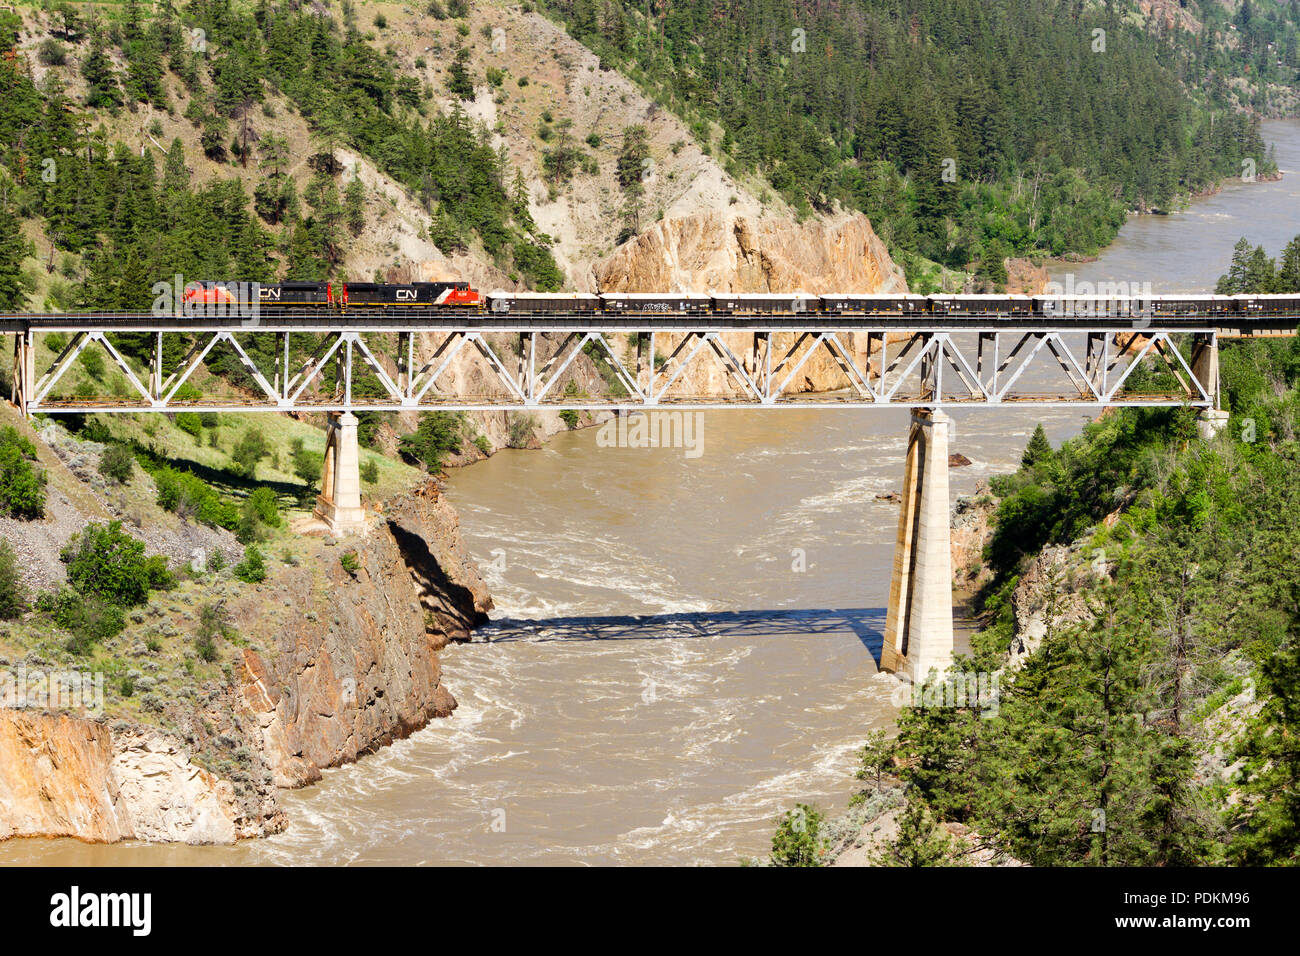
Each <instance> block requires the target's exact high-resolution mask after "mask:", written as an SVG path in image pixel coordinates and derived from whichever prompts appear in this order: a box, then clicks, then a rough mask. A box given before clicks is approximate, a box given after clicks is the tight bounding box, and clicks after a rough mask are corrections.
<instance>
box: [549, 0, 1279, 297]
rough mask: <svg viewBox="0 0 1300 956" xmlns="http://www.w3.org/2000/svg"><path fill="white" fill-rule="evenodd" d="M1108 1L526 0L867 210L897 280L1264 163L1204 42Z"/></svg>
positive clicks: (788, 168)
mask: <svg viewBox="0 0 1300 956" xmlns="http://www.w3.org/2000/svg"><path fill="white" fill-rule="evenodd" d="M1122 7H1123V5H1122V4H1107V5H1106V7H1105V9H1098V8H1097V7H1095V6H1092V5H1088V4H1083V3H1078V2H1073V0H1008V2H999V3H988V2H987V0H852V2H849V3H844V4H833V5H812V6H808V5H797V4H796V5H791V4H787V3H781V2H777V0H686V2H676V3H658V4H653V5H651V6H650V7H649V8H646V7H643V6H641V5H638V4H636V3H631V2H625V0H610V2H603V3H602V2H596V0H545V2H544V8H545V9H548V10H551V11H553V13H554V15H556V16H557V17H560V18H562V19H563V20H564V22H565V23H566V24H567V26H568V29H569V31H570V32H571V33H572V34H573V35H574V36H576V37H577V38H578V39H580V40H582V41H583V42H584V43H586V44H588V45H590V46H591V47H592V49H594V50H596V51H597V52H598V53H600V54H601V55H602V56H604V57H607V58H608V59H609V60H610V61H611V62H613V63H615V64H617V65H619V66H620V67H621V68H623V69H626V70H628V71H629V72H630V73H631V75H632V76H633V77H636V78H638V79H640V80H641V81H642V82H643V83H644V84H645V86H646V88H647V89H648V90H650V91H651V92H652V93H653V95H655V96H656V97H658V98H659V99H660V101H661V102H663V103H665V104H666V105H668V106H669V107H670V108H672V109H674V110H676V111H678V112H679V113H680V114H681V115H683V116H684V117H685V118H687V120H688V121H689V122H691V123H692V124H693V126H692V128H693V129H694V130H695V132H696V135H697V137H698V138H700V139H701V140H705V141H710V145H711V146H712V147H713V148H714V149H716V150H718V151H719V153H720V155H721V156H723V157H725V160H726V162H727V164H728V168H729V169H731V170H732V171H734V172H742V171H745V170H755V171H757V172H758V173H760V174H761V175H762V176H764V177H766V179H767V180H769V181H770V182H771V183H772V185H773V186H774V187H775V188H776V189H777V190H778V191H779V192H780V193H781V194H782V195H783V196H785V197H786V198H787V199H788V200H789V201H790V202H791V203H793V204H795V205H797V206H800V207H802V208H804V209H818V210H825V209H828V208H830V206H831V205H832V204H833V203H837V202H838V203H843V204H845V205H847V206H849V207H852V208H855V209H860V210H862V211H864V212H866V213H867V215H868V216H870V218H871V220H872V222H873V223H875V224H876V226H877V228H878V230H879V231H880V232H881V235H882V237H883V238H884V239H885V240H886V242H887V243H888V244H889V246H890V250H891V252H892V253H893V254H894V255H895V257H896V258H899V259H901V260H902V261H904V263H905V264H906V265H907V266H908V268H909V274H908V278H909V282H913V284H915V282H914V279H915V278H916V275H917V269H918V261H917V257H918V256H922V257H927V258H928V259H931V260H934V261H937V262H940V263H943V264H945V265H949V266H955V267H960V266H963V265H965V264H966V263H968V262H983V261H985V260H987V262H988V266H987V268H988V269H989V270H992V271H996V269H997V266H996V263H1000V262H1001V260H1002V259H1003V258H1004V257H1006V256H1008V255H1023V254H1042V253H1047V254H1051V255H1058V256H1059V255H1063V254H1067V253H1091V252H1094V251H1096V250H1097V249H1098V248H1099V247H1100V246H1102V245H1104V244H1105V243H1107V242H1109V241H1110V239H1112V238H1113V237H1114V235H1115V233H1116V232H1117V231H1118V229H1119V227H1120V225H1121V224H1122V223H1123V222H1124V217H1125V213H1126V211H1127V210H1130V209H1141V210H1146V209H1157V210H1169V209H1171V208H1173V207H1174V206H1175V205H1176V203H1177V202H1178V200H1179V197H1181V196H1186V195H1187V194H1189V193H1192V192H1195V191H1198V190H1201V189H1204V188H1206V187H1207V186H1209V185H1211V184H1213V183H1214V182H1216V181H1217V180H1219V179H1220V178H1223V177H1227V176H1237V175H1241V174H1242V170H1243V167H1242V161H1243V160H1245V159H1251V160H1252V161H1253V162H1254V163H1255V165H1256V172H1257V173H1258V174H1263V173H1265V172H1267V171H1269V170H1270V169H1271V165H1270V163H1269V160H1268V157H1267V156H1266V155H1265V147H1264V144H1263V142H1262V140H1261V139H1260V136H1259V132H1258V126H1257V121H1256V120H1254V119H1252V118H1250V117H1248V116H1246V115H1243V114H1240V113H1238V112H1234V111H1233V108H1234V107H1238V106H1240V104H1239V103H1238V102H1237V101H1236V99H1235V98H1234V97H1232V96H1231V95H1230V93H1229V90H1228V88H1227V86H1226V84H1225V83H1224V82H1222V79H1221V81H1220V82H1218V83H1216V84H1211V85H1210V86H1209V87H1208V88H1207V89H1204V90H1203V89H1202V88H1201V83H1202V81H1203V79H1204V78H1205V77H1206V76H1207V75H1210V73H1209V72H1208V71H1209V70H1210V67H1209V65H1208V63H1207V62H1205V61H1206V60H1208V59H1209V57H1210V53H1209V52H1208V51H1209V50H1211V49H1212V46H1207V47H1206V51H1207V52H1205V53H1204V54H1203V55H1198V53H1197V51H1198V50H1199V49H1200V48H1199V47H1195V46H1192V45H1190V44H1182V43H1180V44H1179V45H1178V46H1177V47H1175V46H1173V45H1171V43H1169V42H1166V41H1165V40H1164V39H1162V38H1161V37H1158V36H1155V35H1153V33H1152V32H1149V31H1148V30H1146V29H1144V28H1143V27H1142V25H1141V21H1140V20H1138V21H1136V22H1135V21H1134V20H1133V19H1132V18H1130V17H1127V16H1126V15H1125V14H1124V11H1123V9H1122ZM647 9H649V12H650V19H649V21H647V20H646V10H647ZM1252 22H1253V21H1252ZM1268 22H1269V21H1266V20H1265V19H1264V18H1263V17H1260V18H1259V23H1258V24H1256V28H1255V30H1254V31H1253V32H1252V33H1251V36H1252V37H1257V38H1258V39H1257V40H1256V42H1267V41H1266V40H1264V37H1265V36H1268V35H1271V34H1267V33H1265V32H1264V31H1265V28H1266V26H1267V24H1268ZM1288 35H1289V36H1290V37H1292V38H1293V37H1294V30H1293V29H1292V30H1291V32H1290V34H1288ZM1290 49H1291V50H1292V52H1290V53H1288V54H1287V55H1288V56H1290V57H1291V63H1292V70H1294V64H1295V59H1294V51H1293V47H1292V48H1290ZM1236 52H1240V51H1239V48H1238V49H1237V50H1236ZM1234 55H1235V53H1234V50H1229V51H1228V52H1227V53H1223V54H1222V55H1217V58H1216V60H1215V62H1216V63H1221V62H1224V61H1226V62H1229V63H1236V64H1238V65H1239V64H1240V60H1235V59H1233V56H1234ZM1277 72H1278V70H1277V69H1272V70H1270V74H1269V75H1270V76H1275V75H1276V74H1277ZM1291 79H1294V76H1292V77H1291ZM1184 81H1185V82H1184ZM1189 87H1191V88H1193V89H1192V90H1190V91H1189ZM1193 93H1195V97H1194V96H1193ZM712 122H717V123H719V124H721V127H722V130H723V133H722V136H721V138H720V139H716V140H715V139H712V138H711V137H710V134H709V129H710V123H712ZM920 291H925V290H924V289H921V290H920Z"/></svg>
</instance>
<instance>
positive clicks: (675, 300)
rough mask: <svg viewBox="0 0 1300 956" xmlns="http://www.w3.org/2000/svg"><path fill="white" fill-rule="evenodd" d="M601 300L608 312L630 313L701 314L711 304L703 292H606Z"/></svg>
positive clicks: (707, 309)
mask: <svg viewBox="0 0 1300 956" xmlns="http://www.w3.org/2000/svg"><path fill="white" fill-rule="evenodd" d="M600 301H601V305H602V306H603V307H604V309H605V311H606V312H615V313H626V314H629V315H664V314H669V315H700V314H702V313H705V312H708V311H709V304H710V299H709V297H708V296H707V295H705V294H704V293H702V292H606V293H603V294H602V295H601V297H600Z"/></svg>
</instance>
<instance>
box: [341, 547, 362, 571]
mask: <svg viewBox="0 0 1300 956" xmlns="http://www.w3.org/2000/svg"><path fill="white" fill-rule="evenodd" d="M339 564H341V565H343V570H344V571H346V572H347V573H348V574H351V575H354V576H355V575H356V573H357V571H358V570H360V568H361V562H360V561H359V560H357V554H356V552H355V551H344V552H343V553H342V554H341V555H339Z"/></svg>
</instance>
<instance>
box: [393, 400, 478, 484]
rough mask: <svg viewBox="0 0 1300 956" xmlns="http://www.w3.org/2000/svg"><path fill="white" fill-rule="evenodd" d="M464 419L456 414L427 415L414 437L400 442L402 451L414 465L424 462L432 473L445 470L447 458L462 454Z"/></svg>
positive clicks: (403, 437) (408, 437)
mask: <svg viewBox="0 0 1300 956" xmlns="http://www.w3.org/2000/svg"><path fill="white" fill-rule="evenodd" d="M463 432H464V417H463V416H462V415H460V414H458V413H456V412H426V413H425V414H423V415H421V416H420V424H419V425H418V426H416V429H415V431H414V432H413V433H412V434H410V435H403V436H402V437H401V438H399V439H398V446H397V447H398V451H399V452H400V453H401V455H402V457H403V458H405V459H407V460H408V461H410V462H413V463H414V462H421V463H423V464H424V466H425V467H426V468H428V469H429V471H437V470H438V469H439V468H441V467H442V459H443V456H444V455H446V454H447V453H448V452H453V451H459V450H460V442H461V436H462V434H463Z"/></svg>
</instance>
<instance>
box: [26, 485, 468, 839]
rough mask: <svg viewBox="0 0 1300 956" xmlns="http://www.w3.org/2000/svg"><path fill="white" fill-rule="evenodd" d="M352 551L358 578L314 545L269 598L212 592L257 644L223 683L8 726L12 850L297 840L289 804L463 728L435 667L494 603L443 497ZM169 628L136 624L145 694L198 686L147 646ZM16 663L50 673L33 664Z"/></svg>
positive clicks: (333, 552) (158, 612)
mask: <svg viewBox="0 0 1300 956" xmlns="http://www.w3.org/2000/svg"><path fill="white" fill-rule="evenodd" d="M345 543H346V545H347V547H348V548H350V549H351V550H352V551H353V553H354V554H355V556H356V558H357V562H358V567H357V568H356V570H355V571H352V572H349V571H348V570H347V569H346V568H344V567H343V566H342V564H341V563H340V562H339V561H338V560H337V555H338V554H339V553H340V549H339V547H338V545H339V542H336V541H334V540H333V539H331V538H317V539H313V540H312V541H311V542H310V544H311V547H312V550H313V552H314V553H311V554H309V555H307V556H306V560H300V561H298V562H296V563H294V564H292V565H286V566H284V567H282V568H280V569H278V570H277V571H276V572H275V573H274V574H273V575H271V576H270V577H268V579H267V580H266V582H265V583H263V584H259V585H256V586H255V587H235V586H227V585H221V584H219V583H218V584H214V585H213V586H212V587H211V590H212V591H214V592H216V594H217V595H219V596H220V598H221V599H222V600H223V601H224V602H225V604H226V606H227V608H228V610H229V613H230V617H231V620H232V621H233V622H235V623H236V624H237V626H238V629H239V633H240V635H241V644H242V645H243V646H241V647H239V648H236V649H235V654H234V655H232V657H233V659H232V660H230V661H228V662H227V666H225V668H224V670H223V677H221V678H218V679H210V680H207V681H204V682H198V683H194V682H191V683H188V684H183V685H182V686H181V687H180V688H179V690H178V692H177V693H175V694H174V695H173V694H166V695H164V694H151V693H146V694H145V695H144V698H143V699H142V700H140V707H139V709H138V711H137V712H136V713H135V714H129V713H124V712H123V711H122V709H121V708H120V707H118V708H115V707H113V706H110V707H108V708H107V709H106V710H105V712H104V713H100V714H96V715H94V716H89V715H87V714H86V713H85V712H84V711H82V712H81V713H76V712H66V711H64V712H60V711H59V710H58V709H48V708H44V709H43V708H35V709H32V708H29V709H12V708H7V709H0V839H6V838H10V837H74V838H76V839H80V840H84V841H88V842H102V843H112V842H117V841H120V840H146V841H156V842H183V843H190V844H220V843H233V842H235V841H237V840H241V839H248V838H254V837H261V836H266V835H268V834H272V833H276V832H279V831H281V830H283V829H284V828H285V826H286V825H288V824H289V823H290V821H289V820H288V819H287V817H286V815H285V814H284V812H283V810H282V809H281V808H280V806H279V802H278V800H277V793H278V791H279V790H280V789H283V788H295V787H301V786H304V785H306V784H309V783H311V782H313V781H315V780H318V779H320V776H321V771H322V770H323V769H325V768H327V767H335V766H339V765H342V764H346V763H350V762H352V761H355V760H357V759H358V758H359V757H361V756H363V755H365V754H368V753H372V752H374V751H375V750H377V749H379V748H380V747H383V746H385V745H387V744H389V743H391V742H392V741H394V740H397V739H400V738H402V737H406V736H408V735H410V734H411V733H414V732H415V731H417V730H419V729H420V728H422V727H424V726H425V725H426V724H427V723H428V722H429V721H430V720H432V719H434V718H435V717H443V716H447V715H449V714H450V713H451V712H452V710H454V708H455V707H456V701H455V698H454V697H453V696H452V694H451V693H450V691H449V690H448V689H447V688H446V687H445V686H443V685H442V682H441V668H440V664H439V660H438V652H439V650H441V649H442V648H443V647H445V646H446V645H447V644H448V643H449V642H451V641H462V640H467V639H468V638H469V636H470V633H471V631H472V630H473V628H475V627H476V626H478V625H479V624H481V623H483V622H484V621H486V619H487V612H488V611H489V610H490V609H491V606H492V602H491V597H490V596H489V594H488V592H487V588H486V586H485V585H484V583H483V581H482V578H481V577H480V576H479V573H478V570H477V568H476V567H475V565H474V563H473V562H472V560H470V558H469V556H468V554H467V553H466V552H465V550H464V546H463V543H462V542H461V538H460V529H459V522H458V518H457V516H456V513H455V511H454V510H453V509H452V508H451V506H450V505H449V504H448V503H447V502H446V501H445V500H444V499H443V498H442V495H441V489H440V486H439V484H438V482H437V481H436V480H435V479H432V478H430V479H428V480H426V481H425V482H423V483H422V484H420V485H419V486H418V487H417V488H415V489H414V490H413V491H412V492H410V493H409V494H405V495H401V496H398V497H397V498H394V499H392V500H390V501H389V502H387V503H386V504H385V506H384V507H383V509H382V511H381V512H380V513H378V514H376V516H375V518H374V520H373V521H372V523H371V526H370V527H369V528H368V530H367V533H366V534H364V535H362V536H359V537H358V538H356V539H352V540H348V541H347V542H345ZM164 611H165V608H162V607H154V606H152V605H151V606H150V607H148V608H146V609H145V610H144V612H142V613H141V614H139V617H140V622H139V623H140V627H139V628H138V630H139V632H140V633H139V634H137V635H136V636H135V637H128V638H127V642H124V644H123V646H122V648H121V650H120V653H122V654H124V656H126V657H128V658H129V659H132V660H133V661H134V662H135V666H136V667H137V669H138V672H139V673H140V674H141V677H140V678H138V685H139V687H140V689H141V690H145V689H152V688H153V686H154V685H155V684H156V683H158V681H159V680H161V679H163V678H167V679H172V678H174V679H176V680H184V679H185V676H184V674H183V673H182V672H181V671H179V670H178V671H177V672H176V673H175V674H169V673H168V672H167V670H166V668H167V666H168V665H167V664H166V663H164V662H160V661H156V660H154V658H156V657H157V654H156V652H154V651H152V650H150V649H149V648H148V647H146V645H145V644H144V643H142V642H140V641H138V640H137V639H136V638H138V637H140V636H142V635H144V634H145V633H146V632H148V631H150V630H152V631H153V632H154V633H159V634H161V633H165V632H166V629H167V628H168V627H169V625H168V624H167V623H166V621H165V614H164ZM150 643H151V644H152V643H153V641H150ZM6 663H8V662H6ZM15 663H16V664H20V665H21V666H22V667H24V668H27V669H32V670H36V669H39V668H41V667H47V666H49V664H50V662H48V661H45V660H42V659H41V658H40V656H39V655H35V654H28V655H27V656H26V657H25V658H24V659H23V660H22V661H19V662H15ZM150 674H153V675H157V676H149V675H150ZM115 711H116V712H115Z"/></svg>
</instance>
